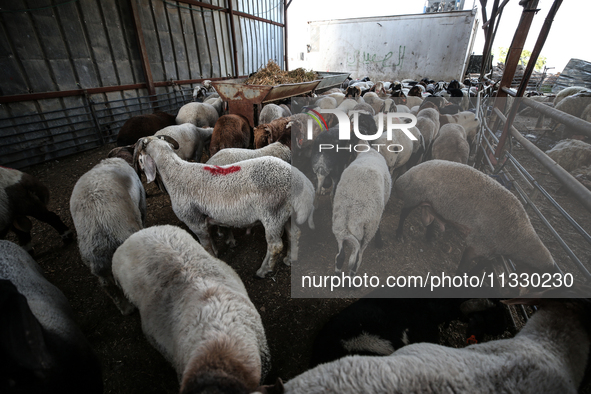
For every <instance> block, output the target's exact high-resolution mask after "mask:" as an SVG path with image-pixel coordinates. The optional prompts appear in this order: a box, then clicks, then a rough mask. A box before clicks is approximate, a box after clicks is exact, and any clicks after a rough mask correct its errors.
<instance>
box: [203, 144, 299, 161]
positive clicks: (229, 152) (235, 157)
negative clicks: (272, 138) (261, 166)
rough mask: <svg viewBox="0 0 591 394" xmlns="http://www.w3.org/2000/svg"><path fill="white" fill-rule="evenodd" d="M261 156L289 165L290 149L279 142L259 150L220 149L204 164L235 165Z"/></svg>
mask: <svg viewBox="0 0 591 394" xmlns="http://www.w3.org/2000/svg"><path fill="white" fill-rule="evenodd" d="M263 156H274V157H278V158H280V159H281V160H284V161H285V162H287V163H291V149H289V147H288V146H287V145H284V144H282V143H281V142H273V143H272V144H270V145H267V146H264V147H262V148H260V149H240V148H228V149H222V150H220V151H219V152H218V153H216V154H215V155H213V156H212V157H211V158H210V159H209V160H208V161H207V163H205V164H209V165H212V166H214V165H215V166H225V165H228V164H234V163H237V162H239V161H243V160H249V159H254V158H257V157H263Z"/></svg>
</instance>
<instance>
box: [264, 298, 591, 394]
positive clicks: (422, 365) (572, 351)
mask: <svg viewBox="0 0 591 394" xmlns="http://www.w3.org/2000/svg"><path fill="white" fill-rule="evenodd" d="M577 296H578V297H580V295H577ZM548 297H551V295H548ZM562 297H563V296H562ZM506 303H510V304H518V303H522V304H528V305H532V304H534V303H535V304H538V305H540V309H539V311H538V312H536V313H535V314H534V315H533V316H532V317H531V318H530V319H529V321H528V322H527V324H526V325H525V327H524V328H523V329H522V330H521V331H520V332H519V333H518V334H517V335H516V336H515V337H514V338H510V339H501V340H496V341H490V342H486V343H480V344H475V345H471V346H467V347H466V348H461V349H456V348H451V347H446V346H440V345H435V344H430V343H417V344H412V345H408V346H405V347H403V348H401V349H399V350H397V351H396V352H394V353H392V354H391V355H389V356H385V357H376V356H349V357H344V358H341V359H339V360H337V361H333V362H330V363H326V364H321V365H319V366H317V367H316V368H314V369H311V370H309V371H307V372H304V373H303V374H301V375H299V376H296V377H295V378H293V379H291V380H289V381H288V382H287V383H285V385H283V384H282V383H281V381H278V382H277V384H276V385H275V386H264V387H261V388H259V392H263V393H284V394H300V393H301V394H304V393H305V394H321V393H340V394H357V393H481V394H496V393H540V394H554V393H563V394H576V393H577V392H578V389H579V385H580V384H581V382H582V381H583V378H584V376H585V369H586V366H587V360H588V357H589V353H590V351H589V348H590V340H589V337H590V334H591V333H590V332H589V329H588V324H587V318H588V316H589V314H590V313H591V311H590V310H589V309H590V308H589V303H588V301H587V300H576V299H571V300H568V299H566V300H560V299H542V300H540V299H538V300H527V299H525V300H524V299H515V300H510V301H508V302H506Z"/></svg>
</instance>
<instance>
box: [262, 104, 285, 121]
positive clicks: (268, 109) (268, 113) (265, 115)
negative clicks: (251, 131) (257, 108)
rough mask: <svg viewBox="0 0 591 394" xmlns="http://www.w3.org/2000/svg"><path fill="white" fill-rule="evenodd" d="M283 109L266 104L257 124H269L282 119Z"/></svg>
mask: <svg viewBox="0 0 591 394" xmlns="http://www.w3.org/2000/svg"><path fill="white" fill-rule="evenodd" d="M283 112H284V109H283V108H281V107H280V106H278V105H275V104H267V105H265V106H264V107H263V109H262V110H261V113H260V115H259V124H267V123H271V122H272V121H274V120H275V119H279V118H281V117H283Z"/></svg>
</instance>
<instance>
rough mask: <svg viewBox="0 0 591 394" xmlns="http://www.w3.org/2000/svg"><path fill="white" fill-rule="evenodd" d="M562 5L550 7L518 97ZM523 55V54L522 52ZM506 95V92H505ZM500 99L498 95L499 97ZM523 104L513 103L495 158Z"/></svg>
mask: <svg viewBox="0 0 591 394" xmlns="http://www.w3.org/2000/svg"><path fill="white" fill-rule="evenodd" d="M561 4H562V0H554V3H553V4H552V7H550V11H549V12H548V16H547V17H546V20H545V21H544V25H543V26H542V30H541V31H540V35H539V36H538V40H537V41H536V45H535V46H534V50H533V52H532V54H531V57H530V58H529V60H528V62H527V67H526V68H525V72H524V73H523V78H522V79H521V84H520V85H519V88H518V89H517V97H523V94H524V93H525V90H526V89H527V84H528V83H529V79H530V77H531V74H532V72H533V71H534V67H535V65H536V62H537V61H538V56H540V52H542V48H543V47H544V44H545V43H546V38H548V33H550V28H551V27H552V22H553V20H554V16H555V15H556V12H558V8H560V5H561ZM520 53H521V52H520ZM505 93H506V92H505ZM497 97H498V95H497ZM520 104H521V102H520V100H519V99H517V100H515V101H513V106H512V107H511V111H509V115H508V116H507V121H506V122H505V125H504V126H503V133H502V134H501V138H499V144H498V145H497V149H496V150H495V157H496V158H499V157H500V154H501V152H502V151H503V148H504V146H505V141H506V140H507V136H508V135H509V127H510V126H511V125H512V124H513V121H514V120H515V116H516V115H517V109H518V108H519V105H520Z"/></svg>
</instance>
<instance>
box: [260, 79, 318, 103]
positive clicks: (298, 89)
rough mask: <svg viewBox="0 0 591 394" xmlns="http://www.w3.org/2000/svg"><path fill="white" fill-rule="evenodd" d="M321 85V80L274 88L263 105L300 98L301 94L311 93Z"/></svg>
mask: <svg viewBox="0 0 591 394" xmlns="http://www.w3.org/2000/svg"><path fill="white" fill-rule="evenodd" d="M319 83H320V80H319V79H317V80H315V81H310V82H301V83H288V84H284V85H277V86H273V89H271V91H270V92H269V94H268V95H267V97H265V99H264V101H263V103H267V102H269V101H275V100H281V99H284V98H288V97H293V96H299V95H301V94H304V93H308V92H311V91H312V90H314V89H316V87H317V86H318V84H319Z"/></svg>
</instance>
